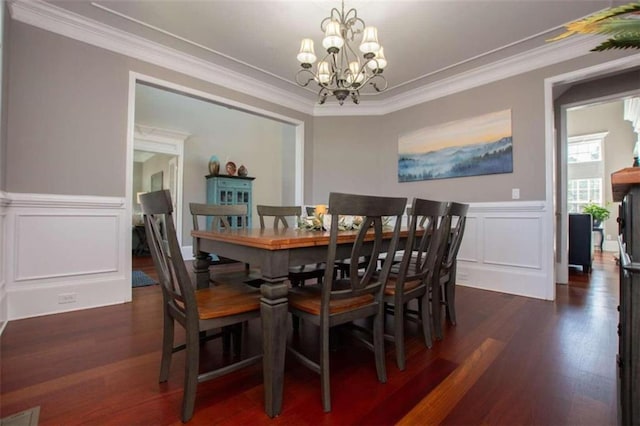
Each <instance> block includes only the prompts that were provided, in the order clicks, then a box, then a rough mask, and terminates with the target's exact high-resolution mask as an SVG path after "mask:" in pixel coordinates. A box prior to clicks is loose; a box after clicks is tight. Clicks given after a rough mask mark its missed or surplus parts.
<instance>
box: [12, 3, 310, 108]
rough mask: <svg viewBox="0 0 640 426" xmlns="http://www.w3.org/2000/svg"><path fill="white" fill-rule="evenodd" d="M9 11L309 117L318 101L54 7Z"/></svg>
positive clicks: (39, 5)
mask: <svg viewBox="0 0 640 426" xmlns="http://www.w3.org/2000/svg"><path fill="white" fill-rule="evenodd" d="M9 10H10V12H11V17H12V18H13V19H15V20H17V21H20V22H23V23H25V24H29V25H33V26H35V27H38V28H41V29H43V30H46V31H50V32H53V33H56V34H59V35H62V36H65V37H69V38H72V39H74V40H78V41H81V42H84V43H88V44H91V45H93V46H97V47H101V48H103V49H107V50H110V51H112V52H115V53H119V54H123V55H126V56H129V57H132V58H135V59H138V60H141V61H145V62H149V63H152V64H154V65H158V66H161V67H163V68H168V69H171V70H173V71H177V72H180V73H183V74H186V75H189V76H191V77H195V78H198V79H200V80H204V81H207V82H209V83H213V84H216V85H219V86H223V87H225V88H229V89H232V90H235V91H238V92H241V93H245V94H247V95H250V96H254V97H256V98H260V99H263V100H266V101H268V102H271V103H274V104H277V105H280V106H284V107H287V108H291V109H293V110H296V111H299V112H303V113H305V114H312V113H313V106H314V101H312V100H309V99H307V98H304V97H302V96H298V95H295V94H293V93H291V92H289V91H287V90H284V89H281V88H278V87H275V86H273V85H270V84H267V83H264V82H262V81H260V80H257V79H255V78H252V77H248V76H245V75H242V74H240V73H238V72H235V71H231V70H229V69H227V68H224V67H221V66H219V65H215V64H213V63H211V62H208V61H205V60H203V59H200V58H196V57H194V56H192V55H188V54H185V53H183V52H180V51H178V50H176V49H172V48H169V47H166V46H163V45H161V44H159V43H155V42H152V41H149V40H147V39H144V38H142V37H139V36H136V35H133V34H129V33H127V32H124V31H121V30H118V29H115V28H113V27H110V26H108V25H105V24H102V23H100V22H97V21H94V20H92V19H89V18H85V17H83V16H80V15H78V14H76V13H73V12H70V11H67V10H65V9H62V8H60V7H57V6H54V5H52V4H50V3H46V2H43V1H41V0H14V1H11V2H10V3H9Z"/></svg>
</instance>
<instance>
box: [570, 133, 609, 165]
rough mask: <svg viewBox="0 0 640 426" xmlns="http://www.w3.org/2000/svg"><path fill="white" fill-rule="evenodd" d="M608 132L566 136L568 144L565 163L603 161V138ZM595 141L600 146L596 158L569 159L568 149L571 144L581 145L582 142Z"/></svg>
mask: <svg viewBox="0 0 640 426" xmlns="http://www.w3.org/2000/svg"><path fill="white" fill-rule="evenodd" d="M608 134H609V132H600V133H589V134H586V135H580V136H570V137H569V138H568V146H567V163H568V164H582V163H591V162H598V161H603V149H604V138H605V137H606V136H607V135H608ZM591 143H597V144H598V145H599V148H600V158H598V159H597V160H586V161H575V162H572V161H569V151H570V149H571V146H576V145H582V144H591Z"/></svg>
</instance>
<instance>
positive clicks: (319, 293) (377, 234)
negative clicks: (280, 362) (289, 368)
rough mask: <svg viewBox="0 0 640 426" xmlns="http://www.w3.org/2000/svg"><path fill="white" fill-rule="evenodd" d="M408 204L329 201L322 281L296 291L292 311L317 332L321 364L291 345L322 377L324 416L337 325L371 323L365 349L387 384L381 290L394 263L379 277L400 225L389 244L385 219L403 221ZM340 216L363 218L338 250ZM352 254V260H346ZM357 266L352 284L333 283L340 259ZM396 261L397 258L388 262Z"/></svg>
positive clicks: (334, 196) (337, 197)
mask: <svg viewBox="0 0 640 426" xmlns="http://www.w3.org/2000/svg"><path fill="white" fill-rule="evenodd" d="M406 202H407V200H406V198H391V197H375V196H366V195H351V194H339V193H331V194H330V195H329V213H327V214H330V215H331V228H330V233H329V246H328V252H327V262H326V269H325V274H324V280H323V282H322V284H321V285H319V286H316V285H312V286H306V287H296V288H293V289H291V290H290V292H289V311H290V312H291V313H292V315H295V316H298V317H300V318H302V319H304V320H305V321H306V322H309V323H311V324H315V325H316V326H318V327H319V336H318V338H319V343H320V345H319V349H320V354H319V361H317V362H316V361H314V360H312V359H311V358H309V357H308V356H306V355H304V354H302V352H300V351H298V350H297V349H295V348H294V347H293V346H292V345H289V347H288V349H289V351H290V353H291V354H292V355H293V356H294V357H295V358H296V359H298V360H299V361H300V362H301V363H302V364H303V365H305V366H307V367H309V368H310V369H312V370H313V371H315V372H316V373H319V374H320V381H321V388H322V406H323V409H324V411H325V412H328V411H331V390H330V375H329V329H330V328H332V327H335V326H337V325H341V324H346V323H350V322H352V321H354V320H357V319H365V318H371V319H373V330H371V331H372V334H373V343H372V342H371V341H366V342H365V344H366V345H367V347H369V349H372V350H373V351H374V354H375V364H376V372H377V375H378V380H379V381H380V382H382V383H386V381H387V373H386V368H385V353H384V318H383V315H384V314H383V302H382V290H383V288H384V283H385V282H386V278H387V275H388V273H389V269H390V267H391V262H385V263H384V266H383V269H382V271H381V272H379V273H377V272H378V271H376V269H377V268H376V265H377V259H378V254H379V253H380V251H381V250H382V249H383V244H386V243H388V251H389V252H390V253H394V252H395V249H396V247H397V245H398V240H399V235H400V227H401V221H400V220H397V221H396V225H395V226H394V227H393V231H392V235H391V236H390V237H391V240H390V242H389V241H388V240H384V239H383V232H384V230H383V224H382V217H383V216H397V217H398V218H399V217H400V216H401V215H402V212H403V211H404V207H405V205H406ZM339 215H354V216H362V217H363V218H364V220H363V222H362V225H361V226H360V228H359V229H358V230H357V231H346V232H352V233H355V240H354V242H353V243H342V244H338V242H339V239H340V235H343V234H342V232H341V233H339V232H338V217H339ZM347 253H348V254H347ZM363 255H367V256H368V258H369V259H370V261H369V263H368V264H367V266H366V268H365V270H364V272H363V273H362V274H359V273H358V272H357V270H355V268H356V267H357V259H358V258H359V257H360V256H363ZM347 256H350V257H349V259H351V260H352V261H353V263H352V271H351V274H350V275H349V277H348V278H336V277H334V273H333V272H334V268H335V260H336V258H340V257H342V258H346V257H347ZM389 258H390V259H393V256H390V257H389Z"/></svg>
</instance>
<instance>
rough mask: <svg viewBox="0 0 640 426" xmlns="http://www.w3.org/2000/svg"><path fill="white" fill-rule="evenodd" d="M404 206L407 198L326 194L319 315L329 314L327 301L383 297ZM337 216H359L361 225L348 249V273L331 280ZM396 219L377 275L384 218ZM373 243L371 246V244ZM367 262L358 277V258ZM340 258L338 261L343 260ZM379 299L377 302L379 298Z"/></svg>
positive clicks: (336, 235)
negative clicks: (326, 229)
mask: <svg viewBox="0 0 640 426" xmlns="http://www.w3.org/2000/svg"><path fill="white" fill-rule="evenodd" d="M406 204H407V199H406V198H395V197H376V196H367V195H352V194H339V193H331V194H329V212H328V214H330V215H331V229H330V240H329V251H328V255H327V267H326V269H325V277H324V284H323V286H322V307H321V309H322V314H324V315H328V312H329V311H328V309H329V301H330V300H332V299H341V298H347V297H354V296H359V295H365V294H373V295H375V296H376V298H380V297H381V296H382V292H381V291H382V287H383V283H385V282H386V280H387V276H388V274H389V270H390V268H391V263H392V261H393V257H394V254H395V250H396V247H397V245H398V239H399V236H400V228H401V226H402V214H403V212H404V209H405V206H406ZM340 215H351V216H361V217H362V223H361V225H360V227H359V229H358V230H357V235H356V239H355V241H354V243H353V245H352V246H351V247H350V253H351V254H350V257H349V259H350V263H351V264H350V268H351V270H350V273H349V277H348V278H346V279H339V280H338V279H334V277H333V272H334V268H335V265H334V264H335V261H336V252H337V250H338V238H339V235H338V225H339V216H340ZM385 216H388V217H395V218H396V220H395V225H394V227H393V235H392V238H391V241H390V243H389V249H388V251H387V253H388V255H387V259H386V260H385V262H384V266H383V269H382V272H381V273H380V274H377V273H376V267H377V262H378V255H379V254H380V251H381V249H382V244H383V231H384V230H383V217H385ZM371 242H372V243H371ZM361 257H364V258H367V259H369V261H368V263H367V265H366V267H365V272H364V274H363V275H359V274H358V268H359V259H360V258H361ZM343 258H344V256H342V255H341V256H340V257H339V259H343ZM378 300H379V299H378Z"/></svg>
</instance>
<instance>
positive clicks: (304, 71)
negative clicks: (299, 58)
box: [296, 68, 318, 87]
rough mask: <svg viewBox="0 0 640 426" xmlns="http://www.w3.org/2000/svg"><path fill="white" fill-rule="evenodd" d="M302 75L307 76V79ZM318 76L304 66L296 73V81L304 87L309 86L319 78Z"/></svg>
mask: <svg viewBox="0 0 640 426" xmlns="http://www.w3.org/2000/svg"><path fill="white" fill-rule="evenodd" d="M301 76H304V77H306V81H305V80H301V79H300V77H301ZM317 78H318V76H317V75H316V74H314V73H313V71H311V70H309V69H306V68H303V69H301V70H299V71H298V72H297V73H296V83H298V84H299V85H300V86H302V87H307V86H308V85H309V83H311V82H312V81H313V80H317Z"/></svg>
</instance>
